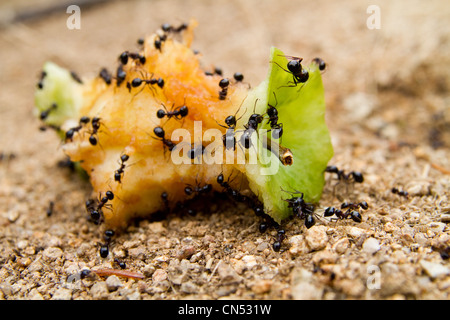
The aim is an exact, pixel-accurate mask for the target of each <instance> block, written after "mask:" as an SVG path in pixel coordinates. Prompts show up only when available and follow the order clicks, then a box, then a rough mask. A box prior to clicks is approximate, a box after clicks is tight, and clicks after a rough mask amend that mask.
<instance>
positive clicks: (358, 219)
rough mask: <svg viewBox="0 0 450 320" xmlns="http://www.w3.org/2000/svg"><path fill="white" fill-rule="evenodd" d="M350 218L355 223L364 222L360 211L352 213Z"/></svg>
mask: <svg viewBox="0 0 450 320" xmlns="http://www.w3.org/2000/svg"><path fill="white" fill-rule="evenodd" d="M350 217H351V218H352V220H353V221H355V222H358V223H359V222H361V221H362V217H361V214H360V213H359V212H358V211H352V213H351V214H350Z"/></svg>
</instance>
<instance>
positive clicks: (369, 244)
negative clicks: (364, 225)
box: [362, 238, 381, 254]
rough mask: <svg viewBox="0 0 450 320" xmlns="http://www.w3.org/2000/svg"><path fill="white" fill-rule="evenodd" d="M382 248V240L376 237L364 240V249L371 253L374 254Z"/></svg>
mask: <svg viewBox="0 0 450 320" xmlns="http://www.w3.org/2000/svg"><path fill="white" fill-rule="evenodd" d="M380 249H381V246H380V242H379V241H378V240H377V239H375V238H368V239H366V240H365V241H364V243H363V246H362V250H363V251H364V252H367V253H369V254H374V253H375V252H377V251H378V250H380Z"/></svg>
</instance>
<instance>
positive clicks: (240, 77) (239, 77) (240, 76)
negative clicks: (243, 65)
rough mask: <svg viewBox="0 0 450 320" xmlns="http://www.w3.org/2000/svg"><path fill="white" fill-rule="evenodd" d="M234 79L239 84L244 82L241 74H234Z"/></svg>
mask: <svg viewBox="0 0 450 320" xmlns="http://www.w3.org/2000/svg"><path fill="white" fill-rule="evenodd" d="M233 78H234V80H236V81H237V82H242V81H243V80H244V75H243V74H242V73H240V72H236V73H235V74H233Z"/></svg>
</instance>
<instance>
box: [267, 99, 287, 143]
mask: <svg viewBox="0 0 450 320" xmlns="http://www.w3.org/2000/svg"><path fill="white" fill-rule="evenodd" d="M273 96H274V98H275V106H272V105H271V104H269V103H268V104H267V106H268V108H267V111H266V113H267V115H268V116H269V120H268V121H267V123H268V124H269V125H270V128H271V131H272V138H274V139H280V138H281V136H282V135H283V124H282V123H278V110H277V108H276V106H277V104H278V100H277V96H276V95H275V92H273Z"/></svg>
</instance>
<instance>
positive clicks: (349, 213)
mask: <svg viewBox="0 0 450 320" xmlns="http://www.w3.org/2000/svg"><path fill="white" fill-rule="evenodd" d="M359 208H361V209H363V210H367V209H368V208H369V205H368V204H367V202H366V201H362V202H359V203H353V202H344V203H342V204H341V209H347V210H346V211H345V212H343V211H342V210H340V209H336V208H335V207H327V208H326V209H325V212H324V216H325V217H331V216H333V215H334V216H336V218H335V219H340V220H343V219H347V218H350V219H352V220H353V221H354V222H357V223H360V222H361V221H362V216H361V213H360V212H359V211H357V209H359Z"/></svg>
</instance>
